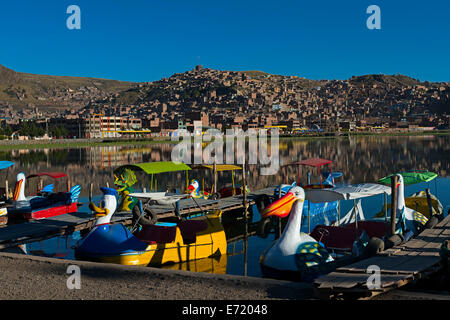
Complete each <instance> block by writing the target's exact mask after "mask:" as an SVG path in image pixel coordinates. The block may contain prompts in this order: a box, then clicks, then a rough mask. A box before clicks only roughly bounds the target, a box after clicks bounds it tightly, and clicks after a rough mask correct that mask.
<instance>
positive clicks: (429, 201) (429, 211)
mask: <svg viewBox="0 0 450 320" xmlns="http://www.w3.org/2000/svg"><path fill="white" fill-rule="evenodd" d="M425 193H426V194H427V204H428V219H429V218H431V216H432V215H433V204H432V203H431V194H430V189H428V188H426V189H425Z"/></svg>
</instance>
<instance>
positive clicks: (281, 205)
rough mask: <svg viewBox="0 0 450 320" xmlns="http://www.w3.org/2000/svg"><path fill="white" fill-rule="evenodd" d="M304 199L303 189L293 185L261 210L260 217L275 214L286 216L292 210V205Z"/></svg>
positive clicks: (281, 216)
mask: <svg viewBox="0 0 450 320" xmlns="http://www.w3.org/2000/svg"><path fill="white" fill-rule="evenodd" d="M304 201H305V191H304V190H303V188H301V187H297V186H294V187H292V188H291V189H290V190H289V192H287V193H286V194H285V195H284V196H283V197H281V198H280V199H278V200H276V201H274V202H272V203H271V204H270V205H268V206H267V207H266V208H265V209H264V211H263V212H262V218H263V219H264V218H267V217H270V216H277V217H280V218H284V217H287V216H288V215H289V213H290V212H291V210H292V206H293V205H294V203H296V202H301V205H302V206H303V202H304Z"/></svg>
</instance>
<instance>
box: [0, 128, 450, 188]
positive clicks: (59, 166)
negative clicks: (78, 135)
mask: <svg viewBox="0 0 450 320" xmlns="http://www.w3.org/2000/svg"><path fill="white" fill-rule="evenodd" d="M449 142H450V137H449V136H413V137H403V136H402V137H386V136H370V137H351V138H338V139H336V138H330V139H319V138H314V139H280V143H279V145H280V148H279V159H280V165H283V164H287V163H290V162H294V161H298V160H301V159H307V158H313V157H320V158H325V159H330V160H332V161H333V165H332V169H333V170H337V171H341V172H343V180H342V181H343V182H348V183H360V182H373V181H376V180H378V179H379V178H382V177H384V176H386V175H388V174H390V173H392V172H394V171H401V170H410V169H417V170H430V171H434V172H437V173H438V174H439V175H440V176H441V177H446V176H448V175H449V166H450V143H449ZM173 147H174V144H171V143H162V144H149V145H134V146H133V145H129V146H124V145H120V146H105V147H84V148H67V149H36V150H33V149H24V150H10V151H2V152H1V154H0V155H1V158H2V159H3V160H10V161H13V162H15V165H14V166H12V167H10V168H8V169H6V170H4V171H2V172H0V175H1V178H2V179H7V180H8V181H9V185H10V186H12V185H14V182H15V176H16V174H17V173H18V172H21V171H23V172H25V174H27V175H28V174H31V173H36V172H43V171H63V172H65V173H67V174H68V175H69V177H70V180H71V184H72V185H74V184H80V185H81V186H82V194H81V196H87V194H88V189H89V188H88V186H89V183H91V182H93V183H94V190H99V189H98V187H100V186H105V185H106V184H107V183H108V184H109V185H110V186H112V185H113V183H114V177H113V171H114V169H116V168H117V167H119V166H121V165H125V164H130V163H139V162H151V161H170V160H171V152H172V149H173ZM261 167H262V166H261V165H249V166H248V183H249V187H250V189H251V190H257V189H261V188H264V187H267V186H271V185H274V184H277V183H281V182H284V181H285V174H287V177H288V181H291V182H292V181H294V179H296V178H297V175H298V172H297V168H294V167H289V168H288V170H287V172H286V171H285V169H281V168H280V169H279V170H278V172H277V174H275V175H272V176H263V175H260V168H261ZM307 170H311V172H312V176H313V178H314V176H317V173H316V172H315V171H314V170H315V169H312V168H307V167H300V172H299V173H300V174H299V176H300V179H301V180H302V179H305V177H306V172H307ZM203 174H206V175H207V177H206V183H210V182H211V181H208V177H210V173H208V172H207V173H200V172H197V171H195V172H194V171H192V172H191V173H190V174H189V177H190V178H191V177H192V178H195V177H196V176H197V175H199V176H200V175H201V176H203ZM208 175H209V176H208ZM222 175H223V176H222ZM236 176H237V179H238V180H239V179H240V172H236ZM138 178H139V177H138ZM220 178H221V179H222V181H224V182H230V181H231V175H230V173H221V177H220ZM158 179H160V181H158V186H160V187H161V188H165V187H166V186H167V187H168V188H169V190H170V189H172V188H183V187H185V179H186V175H185V173H184V172H179V173H174V174H165V175H164V174H161V175H159V176H158ZM146 180H147V179H146V178H145V177H140V181H139V182H140V183H138V186H142V187H146V184H147V183H149V181H146ZM301 182H302V183H303V182H305V181H301ZM313 182H314V181H313ZM219 183H220V181H219ZM147 189H148V186H147Z"/></svg>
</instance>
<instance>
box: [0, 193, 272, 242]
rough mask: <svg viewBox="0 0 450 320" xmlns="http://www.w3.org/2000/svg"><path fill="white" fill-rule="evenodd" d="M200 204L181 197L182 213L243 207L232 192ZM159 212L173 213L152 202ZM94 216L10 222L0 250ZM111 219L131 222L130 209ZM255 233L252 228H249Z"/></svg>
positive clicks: (88, 222) (68, 229)
mask: <svg viewBox="0 0 450 320" xmlns="http://www.w3.org/2000/svg"><path fill="white" fill-rule="evenodd" d="M270 192H272V193H273V188H266V189H262V190H259V191H257V192H253V193H251V194H249V195H248V203H249V205H253V204H255V201H256V198H257V197H258V196H260V195H263V194H268V193H270ZM196 201H197V203H198V204H199V205H200V206H201V208H202V209H200V208H199V207H198V206H197V204H196V203H195V202H194V201H193V200H192V199H185V200H182V201H180V213H181V215H188V214H197V213H202V211H201V210H204V211H205V212H206V211H208V210H212V209H221V210H222V211H224V212H227V211H231V210H234V209H243V203H242V196H234V197H229V198H225V199H219V200H204V199H196ZM151 209H152V210H154V211H155V212H156V213H157V214H158V218H164V217H169V216H173V215H175V208H174V207H173V206H158V205H154V206H151ZM95 220H96V218H95V217H93V216H92V215H91V214H90V213H87V212H76V213H68V214H63V215H60V216H56V217H52V218H47V219H41V220H33V221H28V222H23V223H18V224H10V225H7V226H5V227H3V228H0V250H2V249H6V248H10V247H15V246H18V245H21V244H26V243H31V242H36V241H42V240H46V239H50V238H52V237H56V236H61V235H68V234H71V233H73V232H75V231H81V230H89V229H90V228H92V226H93V225H94V223H95ZM111 222H112V223H119V222H120V223H122V224H124V225H128V224H131V223H132V215H131V212H117V213H115V214H114V215H113V217H112V219H111ZM252 232H253V234H254V231H253V229H252Z"/></svg>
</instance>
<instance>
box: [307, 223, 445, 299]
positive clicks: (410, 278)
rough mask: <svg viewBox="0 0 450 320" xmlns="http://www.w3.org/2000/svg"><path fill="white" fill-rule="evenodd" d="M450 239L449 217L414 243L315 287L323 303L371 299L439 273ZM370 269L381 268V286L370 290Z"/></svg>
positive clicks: (337, 273) (338, 272)
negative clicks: (442, 249)
mask: <svg viewBox="0 0 450 320" xmlns="http://www.w3.org/2000/svg"><path fill="white" fill-rule="evenodd" d="M449 238H450V216H447V217H446V218H445V219H443V220H442V221H441V222H440V223H439V224H437V225H436V226H435V227H434V228H433V229H426V230H424V231H423V232H422V233H420V234H419V235H418V236H417V237H415V238H414V239H412V240H410V241H408V242H407V243H404V244H401V245H399V246H397V247H394V248H391V249H388V250H385V251H383V252H382V253H380V254H378V255H376V256H374V257H371V258H369V259H365V260H363V261H359V262H357V263H354V264H351V265H348V266H345V267H341V268H337V269H336V270H335V271H334V272H331V273H329V274H327V275H324V276H322V277H319V278H317V279H316V280H315V282H314V286H315V291H316V295H317V296H318V297H319V298H321V299H331V298H339V297H344V298H345V297H346V296H352V297H358V298H370V297H373V296H375V295H377V294H380V293H385V292H387V291H389V290H393V289H396V288H399V287H402V286H404V285H406V284H408V283H412V282H414V281H417V280H419V279H421V278H424V277H427V276H429V275H431V274H433V273H435V272H437V271H438V270H439V269H440V260H441V259H440V256H439V250H440V247H441V245H442V243H443V241H444V240H446V239H449ZM369 266H378V267H379V268H380V275H381V276H380V286H379V287H378V288H375V289H374V288H369V287H371V283H369V287H368V285H367V281H368V279H369V277H370V276H371V275H373V273H372V272H368V271H367V270H368V267H369Z"/></svg>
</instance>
